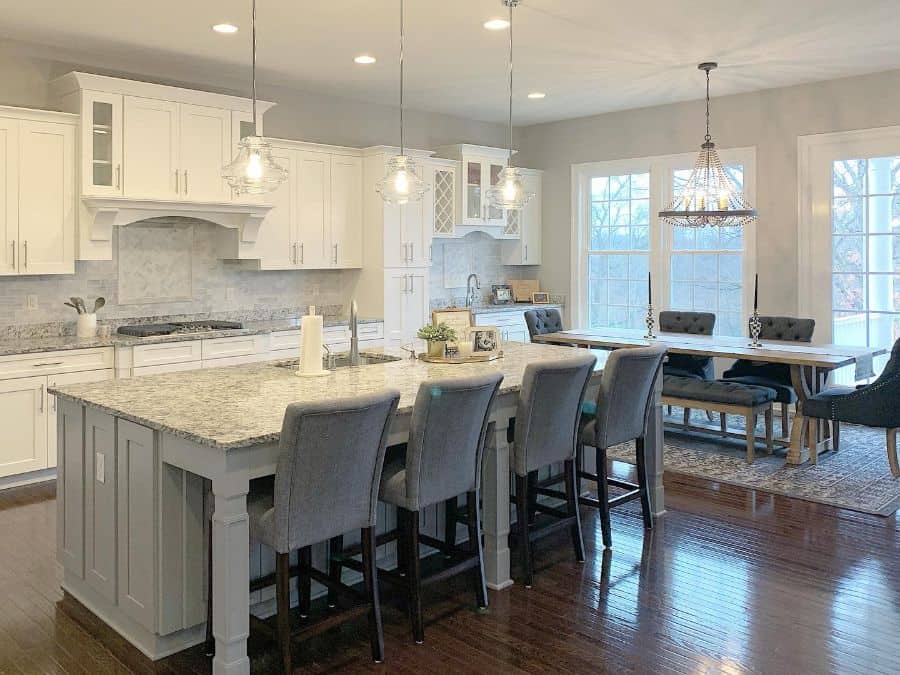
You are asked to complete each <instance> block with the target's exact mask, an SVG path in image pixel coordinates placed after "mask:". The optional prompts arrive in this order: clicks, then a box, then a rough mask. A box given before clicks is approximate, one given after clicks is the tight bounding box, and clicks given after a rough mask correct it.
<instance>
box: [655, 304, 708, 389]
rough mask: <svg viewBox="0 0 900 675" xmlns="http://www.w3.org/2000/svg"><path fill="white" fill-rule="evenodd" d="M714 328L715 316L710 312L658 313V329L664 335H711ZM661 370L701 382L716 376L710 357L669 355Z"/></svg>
mask: <svg viewBox="0 0 900 675" xmlns="http://www.w3.org/2000/svg"><path fill="white" fill-rule="evenodd" d="M715 327H716V315H715V314H713V313H712V312H677V311H665V312H660V313H659V329H660V330H661V331H662V332H664V333H686V334H689V335H712V334H713V329H714V328H715ZM663 370H664V371H666V372H671V373H675V374H678V375H693V376H695V377H698V378H700V379H701V380H712V379H714V378H715V375H716V369H715V366H714V365H713V360H712V359H711V358H710V357H708V356H691V355H690V354H669V359H668V361H667V362H666V364H665V365H664V366H663Z"/></svg>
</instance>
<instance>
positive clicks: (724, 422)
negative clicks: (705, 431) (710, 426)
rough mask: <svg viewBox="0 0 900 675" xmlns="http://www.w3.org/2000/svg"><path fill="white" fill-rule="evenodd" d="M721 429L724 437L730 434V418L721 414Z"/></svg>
mask: <svg viewBox="0 0 900 675" xmlns="http://www.w3.org/2000/svg"><path fill="white" fill-rule="evenodd" d="M719 429H721V430H722V435H723V436H726V435H727V434H728V416H727V415H726V414H725V413H719Z"/></svg>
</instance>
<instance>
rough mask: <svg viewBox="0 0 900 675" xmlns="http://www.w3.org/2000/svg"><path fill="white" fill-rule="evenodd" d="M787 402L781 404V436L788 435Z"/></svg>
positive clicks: (785, 436)
mask: <svg viewBox="0 0 900 675" xmlns="http://www.w3.org/2000/svg"><path fill="white" fill-rule="evenodd" d="M788 433H789V431H788V404H787V403H782V404H781V437H782V438H787V437H788Z"/></svg>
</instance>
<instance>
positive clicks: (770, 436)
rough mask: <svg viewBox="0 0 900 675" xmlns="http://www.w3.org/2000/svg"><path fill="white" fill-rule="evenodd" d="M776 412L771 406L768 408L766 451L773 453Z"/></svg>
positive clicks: (766, 415) (766, 414)
mask: <svg viewBox="0 0 900 675" xmlns="http://www.w3.org/2000/svg"><path fill="white" fill-rule="evenodd" d="M774 414H775V411H774V409H773V407H772V406H771V405H769V407H768V408H766V413H765V417H766V450H768V451H769V452H772V441H773V440H774V437H775V429H774V427H775V420H774V419H773V417H774Z"/></svg>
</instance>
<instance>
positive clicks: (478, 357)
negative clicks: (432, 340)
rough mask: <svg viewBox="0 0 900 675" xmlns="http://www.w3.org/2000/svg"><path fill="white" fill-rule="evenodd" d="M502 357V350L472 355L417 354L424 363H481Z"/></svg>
mask: <svg viewBox="0 0 900 675" xmlns="http://www.w3.org/2000/svg"><path fill="white" fill-rule="evenodd" d="M502 357H503V352H502V351H501V352H493V353H491V354H472V356H463V357H461V356H456V357H447V356H428V354H426V353H424V352H423V353H421V354H419V360H420V361H425V362H426V363H483V362H485V361H495V360H497V359H499V358H502Z"/></svg>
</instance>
